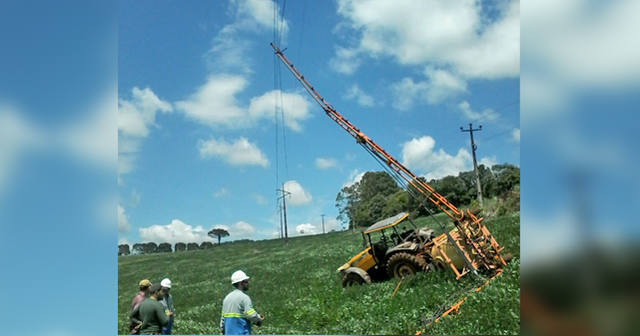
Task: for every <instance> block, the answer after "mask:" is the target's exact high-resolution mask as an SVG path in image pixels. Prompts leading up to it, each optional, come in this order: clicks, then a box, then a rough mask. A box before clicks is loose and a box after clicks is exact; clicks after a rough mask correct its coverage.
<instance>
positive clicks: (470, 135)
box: [460, 123, 484, 208]
mask: <svg viewBox="0 0 640 336" xmlns="http://www.w3.org/2000/svg"><path fill="white" fill-rule="evenodd" d="M481 130H482V125H480V126H479V127H478V128H476V129H474V128H473V124H471V123H469V129H464V128H462V127H460V131H461V132H469V137H471V152H472V154H473V171H474V172H475V174H476V187H477V188H478V204H480V208H484V206H483V204H482V203H483V202H482V186H481V185H480V173H478V162H477V161H476V149H477V148H478V146H476V144H475V143H474V142H473V132H474V131H476V132H477V131H481Z"/></svg>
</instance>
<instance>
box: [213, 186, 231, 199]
mask: <svg viewBox="0 0 640 336" xmlns="http://www.w3.org/2000/svg"><path fill="white" fill-rule="evenodd" d="M227 195H229V190H227V188H220V189H218V190H216V191H215V192H214V193H213V197H214V198H222V197H225V196H227Z"/></svg>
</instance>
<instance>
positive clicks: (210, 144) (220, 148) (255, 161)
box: [198, 137, 269, 167]
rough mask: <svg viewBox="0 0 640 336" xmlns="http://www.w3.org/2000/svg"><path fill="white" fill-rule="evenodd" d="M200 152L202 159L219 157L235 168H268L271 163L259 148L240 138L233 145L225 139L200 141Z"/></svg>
mask: <svg viewBox="0 0 640 336" xmlns="http://www.w3.org/2000/svg"><path fill="white" fill-rule="evenodd" d="M198 151H199V152H200V157H202V158H210V157H217V158H220V159H222V160H224V161H225V162H227V163H228V164H230V165H233V166H243V165H255V166H262V167H266V166H267V165H268V164H269V161H268V160H267V158H266V157H265V155H264V154H263V153H262V152H261V151H260V149H259V148H258V146H256V145H255V144H253V143H251V142H249V140H247V138H244V137H240V138H239V139H237V140H235V141H234V142H233V143H230V142H227V141H225V140H224V139H220V140H216V139H210V140H207V141H203V140H199V141H198Z"/></svg>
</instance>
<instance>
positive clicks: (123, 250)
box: [118, 244, 131, 255]
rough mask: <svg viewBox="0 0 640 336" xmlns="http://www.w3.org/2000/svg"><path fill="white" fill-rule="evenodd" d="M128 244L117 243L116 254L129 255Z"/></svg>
mask: <svg viewBox="0 0 640 336" xmlns="http://www.w3.org/2000/svg"><path fill="white" fill-rule="evenodd" d="M129 253H131V252H130V251H129V244H120V245H118V255H129Z"/></svg>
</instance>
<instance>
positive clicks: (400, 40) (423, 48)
mask: <svg viewBox="0 0 640 336" xmlns="http://www.w3.org/2000/svg"><path fill="white" fill-rule="evenodd" d="M499 9H500V13H499V15H498V17H497V18H496V19H493V20H492V19H489V18H487V17H485V16H486V14H485V13H483V12H482V6H480V4H479V3H478V2H477V1H473V0H458V1H444V2H442V1H435V0H434V1H427V0H414V1H410V0H404V1H400V2H398V1H395V2H392V1H386V0H373V1H366V2H365V1H356V0H340V1H338V14H339V15H341V16H342V17H343V18H344V19H345V20H346V22H345V25H347V26H349V27H350V28H351V29H352V31H353V32H352V35H355V36H357V43H356V44H355V45H354V46H352V47H348V48H342V47H340V48H337V52H336V57H335V60H343V59H348V57H345V55H354V56H351V58H356V57H357V56H359V55H371V56H372V57H378V56H389V57H392V58H393V59H394V60H396V61H397V62H398V63H400V64H403V65H427V64H437V65H439V66H451V67H452V68H454V69H455V71H456V72H457V73H460V74H461V75H463V76H465V77H467V78H501V77H516V76H518V74H519V71H520V3H519V1H512V2H511V3H508V4H506V5H502V6H499ZM355 55H357V56H355ZM335 63H338V65H342V64H344V63H346V62H338V61H335ZM352 68H353V67H352ZM352 68H349V67H347V69H340V67H338V66H335V67H334V69H336V70H350V71H351V72H353V71H354V70H355V69H352ZM342 72H348V71H342Z"/></svg>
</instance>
